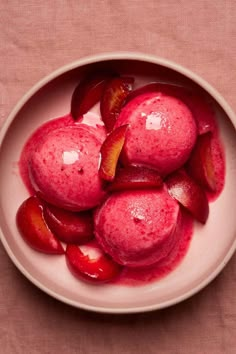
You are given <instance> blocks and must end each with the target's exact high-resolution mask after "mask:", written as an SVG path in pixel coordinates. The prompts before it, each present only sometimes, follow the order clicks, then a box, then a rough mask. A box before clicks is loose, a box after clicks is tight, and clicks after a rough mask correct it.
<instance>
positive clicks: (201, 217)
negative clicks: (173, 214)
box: [165, 170, 209, 224]
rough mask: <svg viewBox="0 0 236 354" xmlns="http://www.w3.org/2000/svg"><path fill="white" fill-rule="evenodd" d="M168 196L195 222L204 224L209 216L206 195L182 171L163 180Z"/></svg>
mask: <svg viewBox="0 0 236 354" xmlns="http://www.w3.org/2000/svg"><path fill="white" fill-rule="evenodd" d="M165 183H166V185H167V188H168V191H169V194H170V195H171V196H172V197H173V198H174V199H176V200H177V201H178V202H179V203H180V204H181V205H182V206H183V207H185V208H186V209H187V210H188V211H189V212H190V213H191V214H192V215H193V216H194V218H195V219H196V220H198V221H199V222H201V223H202V224H205V223H206V221H207V218H208V214H209V205H208V200H207V196H206V193H205V191H204V189H202V188H201V187H200V186H199V185H198V184H197V183H196V182H195V181H194V180H193V179H192V178H191V177H189V176H188V175H187V173H186V172H185V171H184V170H179V171H177V172H174V173H173V174H172V175H170V176H168V177H167V178H166V180H165Z"/></svg>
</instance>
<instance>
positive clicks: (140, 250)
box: [94, 188, 180, 267]
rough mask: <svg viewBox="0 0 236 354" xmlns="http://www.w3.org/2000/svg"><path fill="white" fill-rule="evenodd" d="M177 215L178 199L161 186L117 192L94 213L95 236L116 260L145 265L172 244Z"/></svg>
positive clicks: (161, 254) (165, 252)
mask: <svg viewBox="0 0 236 354" xmlns="http://www.w3.org/2000/svg"><path fill="white" fill-rule="evenodd" d="M179 215H180V212H179V205H178V203H177V202H176V201H175V200H174V199H172V198H171V197H170V195H169V194H168V192H167V191H166V190H165V189H164V188H162V189H160V190H139V191H127V192H121V193H116V194H112V195H111V196H110V197H109V198H108V199H107V200H106V201H105V203H104V204H103V205H102V206H101V207H100V208H98V210H97V211H96V213H95V218H94V222H95V236H96V238H97V240H98V242H99V243H100V244H101V246H102V247H103V249H104V251H105V252H106V253H108V254H109V255H110V256H111V257H112V258H113V259H114V260H115V261H116V262H117V263H120V264H122V265H125V266H128V267H145V266H149V265H151V264H154V263H156V262H158V261H160V260H161V259H163V258H165V257H167V256H168V254H169V253H170V252H171V250H172V249H173V247H174V246H175V244H176V233H175V230H176V226H177V224H178V222H179V219H180V216H179Z"/></svg>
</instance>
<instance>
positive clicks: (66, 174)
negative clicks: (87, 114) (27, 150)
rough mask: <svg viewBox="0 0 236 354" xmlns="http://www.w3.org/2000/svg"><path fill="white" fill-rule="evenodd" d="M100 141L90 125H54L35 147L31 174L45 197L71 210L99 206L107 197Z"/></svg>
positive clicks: (35, 187)
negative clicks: (103, 182)
mask: <svg viewBox="0 0 236 354" xmlns="http://www.w3.org/2000/svg"><path fill="white" fill-rule="evenodd" d="M100 148H101V141H99V140H98V138H97V137H96V135H95V134H94V132H93V129H92V128H91V127H89V126H85V125H78V126H68V127H63V128H60V129H55V130H54V131H51V132H49V134H47V135H45V136H44V137H43V138H42V139H41V140H40V142H39V143H38V144H37V145H36V146H35V149H34V151H32V154H31V158H30V161H29V175H30V178H31V183H32V185H33V187H34V189H35V191H36V192H39V195H41V197H42V198H43V199H45V200H46V201H48V202H49V203H51V204H54V205H56V206H58V207H61V208H65V209H68V210H74V211H80V210H86V209H90V208H94V207H95V206H97V205H98V204H99V203H101V201H102V200H103V198H104V197H105V192H104V190H103V188H102V181H101V179H100V178H99V176H98V168H99V162H100Z"/></svg>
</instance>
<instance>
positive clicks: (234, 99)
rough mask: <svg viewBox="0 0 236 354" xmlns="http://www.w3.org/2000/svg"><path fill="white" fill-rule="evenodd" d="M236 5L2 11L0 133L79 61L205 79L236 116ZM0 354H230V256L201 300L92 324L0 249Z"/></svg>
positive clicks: (0, 5)
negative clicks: (45, 81)
mask: <svg viewBox="0 0 236 354" xmlns="http://www.w3.org/2000/svg"><path fill="white" fill-rule="evenodd" d="M235 18H236V2H235V1H234V0H226V1H222V0H215V1H212V0H198V1H194V0H189V1H187V0H179V1H176V0H159V1H157V0H147V1H142V0H117V1H115V0H86V1H85V0H49V1H43V2H41V1H36V0H22V1H17V0H9V1H1V2H0V58H1V60H0V125H1V124H2V123H3V122H4V120H5V119H6V117H7V115H8V114H9V113H10V111H11V109H12V108H13V106H14V105H15V104H16V102H17V101H18V100H19V99H20V98H21V96H22V95H23V94H24V93H25V92H26V91H27V90H28V89H29V88H30V87H31V86H32V85H33V84H35V83H36V82H37V81H38V80H39V79H41V78H42V77H44V76H45V75H47V74H49V73H50V72H51V71H53V70H55V69H57V68H59V67H60V66H62V65H64V64H67V63H69V62H72V61H73V60H76V59H78V58H82V57H84V56H87V55H91V54H97V53H102V52H110V51H117V50H122V51H139V52H144V53H149V54H154V55H157V56H161V57H165V58H167V59H171V60H173V61H176V62H178V63H180V64H182V65H184V66H186V67H187V68H189V69H191V70H193V71H194V72H196V73H197V74H199V75H200V76H202V77H204V78H205V79H206V80H207V81H208V82H209V83H210V84H212V85H213V86H214V87H215V88H216V89H217V90H218V91H219V92H220V93H221V94H222V95H223V96H224V97H225V98H226V100H227V101H228V102H229V104H230V105H231V106H232V108H233V109H234V110H235V111H236V84H235V74H236V60H235V57H236V26H235ZM0 269H1V273H0V319H1V321H0V345H1V348H2V349H0V351H1V352H2V353H4V354H18V353H19V354H21V353H22V354H23V353H24V354H27V353H30V354H36V353H42V354H44V353H48V354H54V353H70V354H73V353H83V354H106V353H107V354H132V353H135V354H142V353H146V354H154V353H155V354H156V353H161V354H167V353H168V354H211V353H214V354H233V353H236V296H235V294H236V256H235V255H234V257H233V258H232V259H231V261H230V262H229V264H228V265H227V266H226V268H225V269H224V270H223V272H222V273H221V274H220V275H219V276H218V277H217V278H216V279H215V280H214V281H213V282H212V283H211V284H210V285H209V286H207V287H206V288H205V289H204V290H202V291H201V292H200V293H198V294H197V295H195V296H194V297H192V298H191V299H189V300H187V301H185V302H183V303H181V304H178V305H176V306H174V307H171V308H168V309H165V310H162V311H155V312H153V313H146V314H139V315H126V316H112V315H99V314H94V313H89V312H85V311H81V310H77V309H74V308H71V307H69V306H67V305H64V304H62V303H60V302H58V301H56V300H54V299H53V298H50V297H49V296H48V295H46V294H44V293H43V292H41V291H40V290H39V289H37V288H36V287H34V286H33V285H32V284H31V283H30V282H29V281H28V280H27V279H25V278H24V277H23V276H22V275H21V273H20V272H19V271H18V270H17V269H16V268H15V267H14V265H13V264H12V263H11V261H10V259H9V258H8V256H7V255H6V252H5V251H4V249H3V247H2V245H0Z"/></svg>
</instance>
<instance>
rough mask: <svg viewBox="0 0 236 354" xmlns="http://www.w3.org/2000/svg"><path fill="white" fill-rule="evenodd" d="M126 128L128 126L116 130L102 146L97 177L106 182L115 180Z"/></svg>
mask: <svg viewBox="0 0 236 354" xmlns="http://www.w3.org/2000/svg"><path fill="white" fill-rule="evenodd" d="M128 128H129V125H128V124H125V125H122V126H120V127H118V128H116V129H115V130H113V131H112V132H111V133H110V134H109V135H108V136H107V138H106V140H105V141H104V143H103V144H102V147H101V164H100V168H99V175H100V177H101V178H102V179H104V180H106V181H112V180H113V179H114V178H115V173H116V166H117V162H118V159H119V156H120V153H121V150H122V148H123V145H124V143H125V137H126V134H127V130H128Z"/></svg>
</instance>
